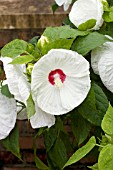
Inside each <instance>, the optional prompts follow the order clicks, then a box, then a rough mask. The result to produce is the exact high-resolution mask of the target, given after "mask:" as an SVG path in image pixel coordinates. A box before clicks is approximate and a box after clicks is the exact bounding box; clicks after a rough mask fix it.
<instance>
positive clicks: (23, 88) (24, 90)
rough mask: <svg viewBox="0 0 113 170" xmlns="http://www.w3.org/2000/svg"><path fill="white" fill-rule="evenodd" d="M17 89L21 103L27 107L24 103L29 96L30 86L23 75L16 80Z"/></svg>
mask: <svg viewBox="0 0 113 170" xmlns="http://www.w3.org/2000/svg"><path fill="white" fill-rule="evenodd" d="M18 89H19V93H20V95H21V98H22V102H23V103H25V105H27V104H26V101H27V99H28V97H29V95H30V84H29V83H28V82H27V79H26V77H25V76H23V75H22V76H20V78H19V80H18Z"/></svg>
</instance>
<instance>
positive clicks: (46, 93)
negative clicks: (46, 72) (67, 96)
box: [37, 83, 68, 115]
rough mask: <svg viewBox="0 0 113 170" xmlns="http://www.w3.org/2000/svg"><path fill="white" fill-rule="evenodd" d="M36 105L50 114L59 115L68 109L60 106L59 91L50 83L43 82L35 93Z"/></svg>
mask: <svg viewBox="0 0 113 170" xmlns="http://www.w3.org/2000/svg"><path fill="white" fill-rule="evenodd" d="M37 103H38V106H39V107H40V108H41V109H42V110H43V111H45V112H47V113H50V114H52V115H60V114H63V113H64V112H65V113H67V112H68V110H66V109H65V108H63V107H62V105H61V98H60V91H59V89H58V88H57V87H54V86H52V85H51V84H50V83H45V84H43V85H42V86H41V87H40V89H39V91H38V94H37Z"/></svg>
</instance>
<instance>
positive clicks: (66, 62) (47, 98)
mask: <svg viewBox="0 0 113 170" xmlns="http://www.w3.org/2000/svg"><path fill="white" fill-rule="evenodd" d="M62 5H63V6H64V10H67V9H68V10H69V15H68V16H67V18H66V19H65V21H64V22H63V25H62V26H59V27H48V28H46V29H45V30H44V32H43V34H42V35H41V36H40V37H34V38H33V39H31V40H30V41H29V42H26V41H24V40H20V39H15V40H13V41H11V42H9V43H8V44H6V45H5V46H4V47H3V48H2V49H1V57H0V127H1V128H0V141H1V143H2V144H3V145H4V146H5V147H6V148H7V149H8V150H9V151H11V152H12V153H13V154H14V155H15V156H17V157H18V158H19V159H21V160H22V158H21V152H20V148H19V132H18V126H17V123H16V122H17V120H18V119H19V120H21V121H23V120H26V119H28V121H29V123H30V126H31V127H32V128H33V129H35V130H34V136H33V138H34V156H35V162H36V167H37V168H38V169H40V170H61V169H62V170H63V169H66V168H67V166H70V165H72V164H75V163H76V162H78V161H80V160H81V159H82V158H84V157H85V156H87V157H88V156H89V157H90V154H93V155H94V156H95V159H96V161H97V163H96V162H95V163H96V164H94V165H90V164H89V166H88V168H90V169H92V170H113V2H112V0H108V1H106V0H87V1H85V0H55V4H54V5H53V6H52V9H53V12H55V10H56V9H57V8H58V7H59V6H62ZM56 6H57V8H56ZM67 125H68V130H69V128H70V130H69V131H68V130H66V126H67ZM40 135H43V138H44V143H45V149H46V157H47V160H46V163H43V162H42V161H41V160H40V159H39V158H38V157H37V154H36V146H35V143H36V140H37V138H38V137H39V136H40ZM95 153H96V154H95Z"/></svg>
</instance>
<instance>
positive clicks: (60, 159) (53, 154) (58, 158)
mask: <svg viewBox="0 0 113 170" xmlns="http://www.w3.org/2000/svg"><path fill="white" fill-rule="evenodd" d="M48 155H49V158H50V159H51V160H52V162H53V163H54V164H56V166H57V167H59V168H60V169H62V167H63V166H64V164H65V163H66V161H67V153H66V148H65V145H64V143H63V141H62V140H61V139H60V138H59V137H58V138H57V140H56V142H55V144H54V146H53V147H52V148H51V149H50V151H49V152H48Z"/></svg>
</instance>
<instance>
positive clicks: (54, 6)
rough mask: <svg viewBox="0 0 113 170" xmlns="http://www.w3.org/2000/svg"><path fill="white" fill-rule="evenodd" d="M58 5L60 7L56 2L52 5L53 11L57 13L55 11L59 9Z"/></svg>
mask: <svg viewBox="0 0 113 170" xmlns="http://www.w3.org/2000/svg"><path fill="white" fill-rule="evenodd" d="M58 7H59V6H58V5H57V4H56V3H54V4H53V5H52V6H51V8H52V11H53V13H55V11H56V10H57V9H58Z"/></svg>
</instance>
